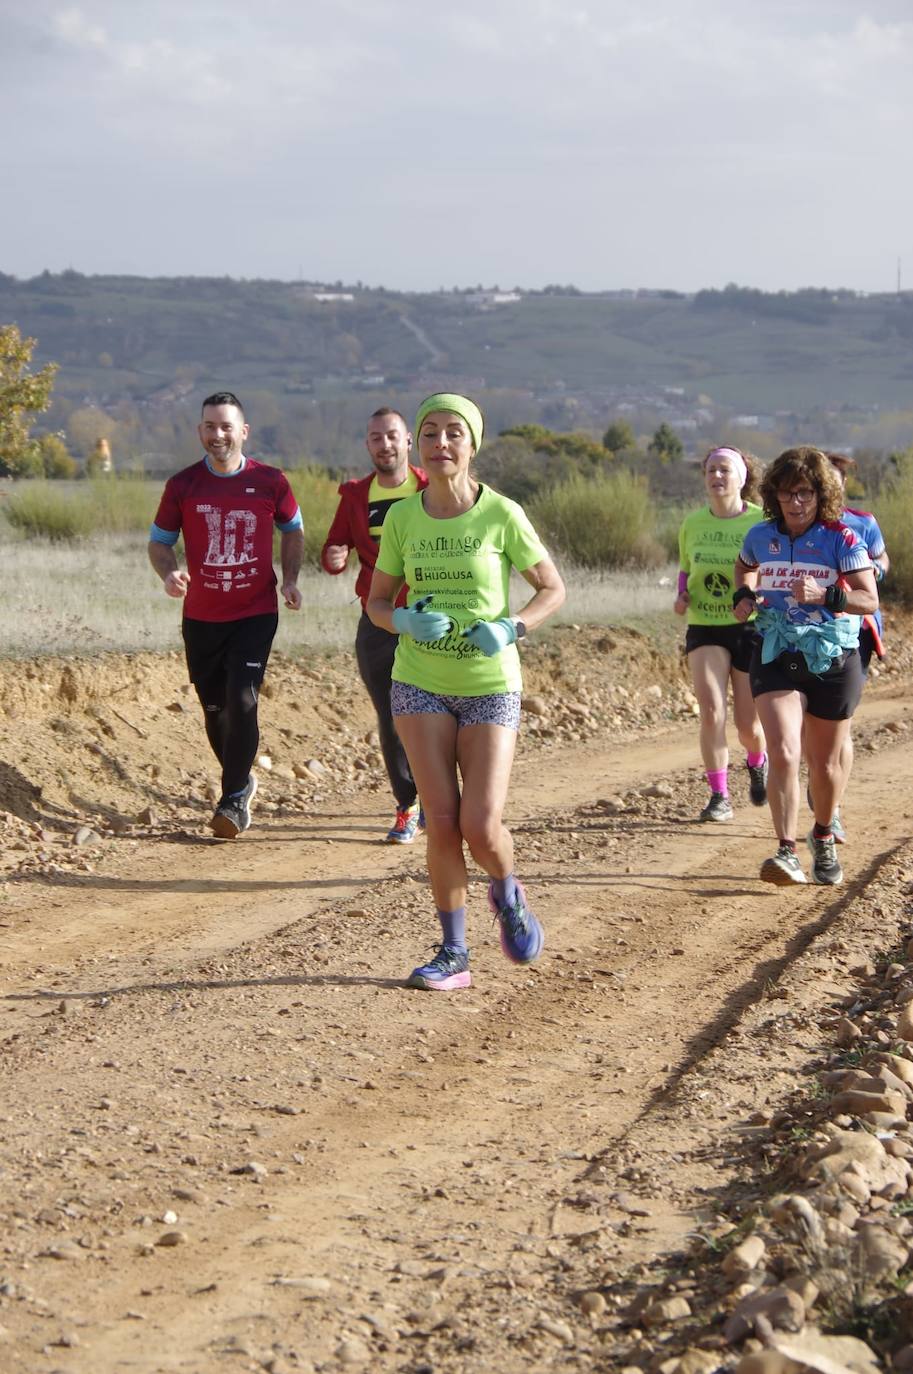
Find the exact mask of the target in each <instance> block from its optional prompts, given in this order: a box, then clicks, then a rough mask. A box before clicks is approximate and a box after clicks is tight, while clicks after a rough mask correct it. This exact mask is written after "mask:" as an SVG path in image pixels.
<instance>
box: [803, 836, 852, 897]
mask: <svg viewBox="0 0 913 1374" xmlns="http://www.w3.org/2000/svg"><path fill="white" fill-rule="evenodd" d="M807 839H808V847H809V849H810V850H811V851H812V879H813V880H814V882H816V883H822V884H823V885H824V886H826V887H837V886H838V885H839V884H840V883H842V882H843V869H842V868H841V867H840V860H839V859H838V858H837V842H836V840H835V839H834V836H833V835H816V834H815V832H814V830H810V831H809V832H808V836H807Z"/></svg>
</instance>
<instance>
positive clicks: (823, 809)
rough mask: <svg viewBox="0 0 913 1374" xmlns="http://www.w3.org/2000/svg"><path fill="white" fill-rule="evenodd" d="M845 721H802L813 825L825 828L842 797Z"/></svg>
mask: <svg viewBox="0 0 913 1374" xmlns="http://www.w3.org/2000/svg"><path fill="white" fill-rule="evenodd" d="M850 725H851V722H850V721H849V720H821V719H820V718H819V717H818V716H806V718H805V756H806V759H807V761H808V779H809V785H810V787H811V793H812V801H813V802H814V803H815V822H816V823H817V824H818V825H820V826H828V825H830V823H831V818H832V817H833V814H834V812H835V810H836V809H837V807H838V805H839V804H840V798H841V796H842V795H843V788H844V786H845V783H846V777H847V775H846V773H845V772H844V767H843V758H844V750H845V748H846V745H847V744H849V746H850V758H852V743H851V741H850Z"/></svg>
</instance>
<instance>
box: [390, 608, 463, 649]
mask: <svg viewBox="0 0 913 1374" xmlns="http://www.w3.org/2000/svg"><path fill="white" fill-rule="evenodd" d="M430 600H431V597H430V596H423V597H422V598H421V599H420V600H419V601H416V602H414V603H413V604H412V605H411V606H397V608H396V610H395V611H394V612H393V628H394V630H395V631H396V633H397V634H400V635H411V636H412V638H413V639H417V640H418V641H419V643H420V644H433V643H434V641H435V640H436V639H443V638H444V635H445V634H448V633H449V631H450V623H451V622H450V616H449V615H442V614H441V612H440V611H427V610H426V609H425V607H426V606H427V605H428V603H429V601H430Z"/></svg>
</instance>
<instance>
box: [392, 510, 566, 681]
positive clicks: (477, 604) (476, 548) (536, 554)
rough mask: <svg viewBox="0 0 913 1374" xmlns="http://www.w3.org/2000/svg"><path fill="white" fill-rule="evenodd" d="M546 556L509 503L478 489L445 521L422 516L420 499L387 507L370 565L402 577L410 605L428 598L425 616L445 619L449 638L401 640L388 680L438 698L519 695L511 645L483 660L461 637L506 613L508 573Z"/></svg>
mask: <svg viewBox="0 0 913 1374" xmlns="http://www.w3.org/2000/svg"><path fill="white" fill-rule="evenodd" d="M545 557H547V554H546V551H545V549H544V548H543V546H542V543H541V541H540V539H539V536H538V535H537V534H536V531H535V530H534V529H533V527H532V525H531V524H530V523H529V520H528V519H527V517H526V513H525V512H524V510H523V509H522V507H521V506H518V505H517V503H516V501H510V500H508V498H507V497H506V496H501V495H499V493H498V492H494V491H492V490H491V488H490V487H485V486H483V487H480V489H479V496H478V499H477V501H476V503H475V505H474V506H473V507H472V509H471V510H468V511H465V512H464V513H463V514H462V515H454V516H451V517H450V518H449V519H447V520H435V519H433V518H432V517H431V516H430V515H427V514H426V513H425V507H424V505H423V503H422V493H421V492H418V493H417V494H416V495H415V496H407V497H406V499H405V500H404V501H397V502H396V505H395V506H391V508H390V510H389V511H388V512H387V518H386V520H385V521H384V532H383V535H382V537H381V541H380V552H379V553H378V555H377V567H378V568H379V569H380V571H381V572H385V573H388V574H389V575H390V576H391V577H403V578H405V580H406V582H407V584H408V587H409V604H410V605H411V604H412V603H413V602H415V601H418V600H419V599H420V598H421V597H423V596H427V595H428V593H429V592H430V593H432V595H433V598H434V599H433V600H432V602H431V605H430V606H429V608H428V609H429V610H433V611H442V612H443V613H444V614H445V615H449V616H450V618H451V620H452V622H453V627H452V629H451V630H450V633H449V634H447V635H445V636H444V638H443V639H439V640H437V641H436V642H435V643H434V644H420V643H419V642H418V640H415V639H413V638H412V636H411V635H400V637H399V643H398V644H397V646H396V659H395V662H394V665H393V677H394V679H395V681H397V682H408V683H410V684H411V685H412V686H413V687H423V688H424V689H425V691H426V692H436V693H438V694H439V695H441V696H454V697H478V696H488V695H490V694H491V693H495V692H519V691H520V689H521V687H522V685H523V684H522V679H521V676H520V655H519V654H518V653H517V646H516V644H511V645H509V646H508V648H506V649H504V650H503V651H502V652H501V653H500V654H495V655H494V656H493V657H492V658H486V657H485V655H484V654H483V653H482V651H481V649H477V648H476V647H475V645H474V644H470V643H469V641H468V640H466V639H462V638H461V637H460V630H462V629H464V628H465V627H466V626H467V625H471V624H472V623H473V621H474V620H499V619H500V618H501V616H505V615H508V614H509V606H508V587H509V584H510V570H511V568H512V567H514V568H516V569H517V571H518V572H525V571H526V570H527V569H528V568H532V567H533V566H534V565H535V564H536V563H539V562H540V561H541V560H542V559H543V558H545Z"/></svg>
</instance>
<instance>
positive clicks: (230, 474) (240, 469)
mask: <svg viewBox="0 0 913 1374" xmlns="http://www.w3.org/2000/svg"><path fill="white" fill-rule="evenodd" d="M203 462H204V463H205V464H206V466H207V468H208V469H209V471H210V472H211V473H212V475H213V477H237V476H238V473H239V472H243V471H244V469H245V468H246V467H247V459H246V458H245V456H244V454H243V453H242V454H241V466H240V467H238V468H235V469H234V470H233V471H232V472H217V471H216V469H215V468H214V467H213V465H212V463H210V461H209V454H208V453H206V454H204V455H203Z"/></svg>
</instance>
